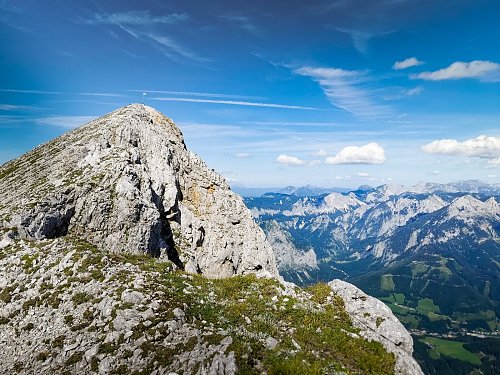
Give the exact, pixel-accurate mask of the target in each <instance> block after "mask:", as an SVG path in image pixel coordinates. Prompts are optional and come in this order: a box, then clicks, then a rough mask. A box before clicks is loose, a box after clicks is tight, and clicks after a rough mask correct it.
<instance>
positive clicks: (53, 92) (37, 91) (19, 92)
mask: <svg viewBox="0 0 500 375" xmlns="http://www.w3.org/2000/svg"><path fill="white" fill-rule="evenodd" d="M0 91H1V92H13V93H17V94H37V95H38V94H40V95H59V94H62V93H61V92H59V91H43V90H16V89H0Z"/></svg>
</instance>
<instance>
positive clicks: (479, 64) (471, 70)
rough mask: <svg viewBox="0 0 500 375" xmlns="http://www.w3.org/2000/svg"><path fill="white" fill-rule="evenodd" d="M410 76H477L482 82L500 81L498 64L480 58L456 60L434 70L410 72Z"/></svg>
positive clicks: (459, 77)
mask: <svg viewBox="0 0 500 375" xmlns="http://www.w3.org/2000/svg"><path fill="white" fill-rule="evenodd" d="M410 77H411V78H420V79H425V80H429V81H441V80H445V79H461V78H477V79H479V80H481V81H484V82H497V81H500V64H497V63H494V62H491V61H482V60H475V61H471V62H462V61H457V62H454V63H453V64H451V65H450V66H448V67H446V68H443V69H439V70H436V71H434V72H422V73H418V74H412V75H411V76H410Z"/></svg>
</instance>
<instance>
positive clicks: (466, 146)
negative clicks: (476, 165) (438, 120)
mask: <svg viewBox="0 0 500 375" xmlns="http://www.w3.org/2000/svg"><path fill="white" fill-rule="evenodd" d="M422 151H424V152H426V153H428V154H441V155H457V156H471V157H478V158H486V159H492V160H490V162H492V163H491V164H495V162H494V161H493V160H495V159H496V158H500V138H497V137H487V136H485V135H480V136H479V137H477V138H474V139H468V140H466V141H457V140H455V139H440V140H436V141H433V142H431V143H428V144H426V145H423V146H422Z"/></svg>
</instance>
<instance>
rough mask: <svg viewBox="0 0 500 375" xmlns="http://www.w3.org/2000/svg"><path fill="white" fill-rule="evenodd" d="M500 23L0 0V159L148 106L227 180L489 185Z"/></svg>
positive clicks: (344, 6) (462, 8) (496, 162)
mask: <svg viewBox="0 0 500 375" xmlns="http://www.w3.org/2000/svg"><path fill="white" fill-rule="evenodd" d="M499 19H500V3H499V2H498V1H487V0H475V1H461V0H449V1H448V0H440V1H431V0H377V1H375V0H373V1H371V0H363V1H361V0H350V1H348V0H329V1H326V0H322V1H309V2H304V1H272V2H270V1H260V0H259V1H251V2H250V1H237V0H236V1H235V0H232V1H229V0H218V1H160V0H144V1H141V2H137V1H127V0H120V1H118V0H108V1H91V0H89V1H69V0H65V1H63V0H60V1H57V0H46V1H37V0H16V1H13V0H0V36H1V41H2V43H1V44H0V50H1V56H2V58H1V60H0V75H1V80H0V163H3V162H5V161H7V160H9V159H12V158H15V157H17V156H19V155H21V154H22V153H24V152H26V151H28V150H29V149H31V148H33V147H35V146H36V145H38V144H40V143H43V142H46V141H48V140H50V139H52V138H54V137H55V136H57V135H59V134H61V133H63V132H65V131H68V130H69V129H71V128H72V127H75V126H78V125H80V124H83V123H85V122H87V121H89V120H91V119H92V118H95V117H98V116H101V115H104V114H105V113H107V112H110V111H112V110H114V109H116V108H118V107H120V106H123V105H126V104H128V103H132V102H141V101H143V100H144V101H145V103H146V104H148V105H150V106H152V107H155V108H157V109H158V110H160V111H162V112H163V113H165V114H166V115H167V116H169V117H170V118H172V119H173V120H174V121H175V122H176V123H177V124H178V125H179V126H180V128H181V130H182V131H183V133H184V136H185V139H186V143H187V145H188V147H189V148H190V149H192V150H193V151H194V152H196V153H197V154H199V155H200V156H201V157H202V158H203V159H205V160H206V161H207V163H208V165H209V166H210V167H212V168H214V169H216V170H217V171H219V172H220V173H221V174H223V175H224V176H225V177H226V178H227V179H228V180H229V182H230V183H231V184H240V185H245V186H248V187H254V186H266V187H268V186H285V185H304V184H314V185H319V186H341V187H356V186H359V185H361V184H371V185H379V184H383V183H402V184H413V183H416V182H418V181H434V182H448V181H456V180H460V179H481V180H484V181H487V182H494V183H496V182H499V181H500V169H499V168H500V48H499V47H498V46H499V45H500V23H499V22H498V20H499ZM144 92H145V93H147V94H146V96H145V97H143V93H144Z"/></svg>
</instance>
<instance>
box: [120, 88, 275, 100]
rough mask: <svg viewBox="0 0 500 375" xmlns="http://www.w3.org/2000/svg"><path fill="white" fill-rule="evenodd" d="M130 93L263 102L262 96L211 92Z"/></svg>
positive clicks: (150, 91)
mask: <svg viewBox="0 0 500 375" xmlns="http://www.w3.org/2000/svg"><path fill="white" fill-rule="evenodd" d="M128 91H130V92H140V93H143V92H145V93H148V94H165V95H176V96H192V97H200V98H217V99H226V100H227V99H229V100H265V99H266V98H265V97H262V96H249V95H230V94H220V93H213V92H196V91H195V92H193V91H165V90H144V89H143V90H128Z"/></svg>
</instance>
